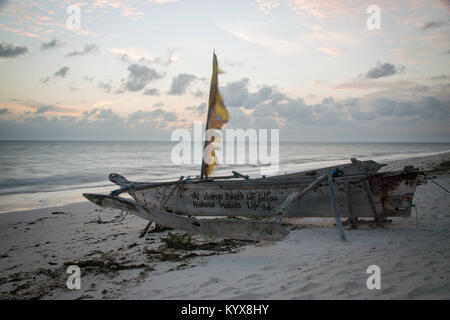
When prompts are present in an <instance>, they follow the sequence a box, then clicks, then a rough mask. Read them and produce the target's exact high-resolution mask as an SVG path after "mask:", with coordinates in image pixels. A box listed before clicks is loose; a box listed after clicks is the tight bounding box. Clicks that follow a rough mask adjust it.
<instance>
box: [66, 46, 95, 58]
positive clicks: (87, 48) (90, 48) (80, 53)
mask: <svg viewBox="0 0 450 320" xmlns="http://www.w3.org/2000/svg"><path fill="white" fill-rule="evenodd" d="M95 51H98V47H97V46H96V45H95V44H87V45H85V46H84V49H83V50H81V51H77V50H75V51H72V52H70V53H68V54H66V57H75V56H83V55H86V54H88V53H90V52H95Z"/></svg>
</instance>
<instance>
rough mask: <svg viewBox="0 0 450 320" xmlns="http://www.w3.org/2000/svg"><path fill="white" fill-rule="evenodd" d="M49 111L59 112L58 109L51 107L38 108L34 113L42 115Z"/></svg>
mask: <svg viewBox="0 0 450 320" xmlns="http://www.w3.org/2000/svg"><path fill="white" fill-rule="evenodd" d="M49 111H57V108H56V107H55V106H51V105H48V106H42V107H38V108H37V110H36V111H35V112H34V114H42V113H46V112H49Z"/></svg>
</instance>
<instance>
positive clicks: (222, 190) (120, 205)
mask: <svg viewBox="0 0 450 320" xmlns="http://www.w3.org/2000/svg"><path fill="white" fill-rule="evenodd" d="M351 160H352V162H351V163H349V164H346V165H340V166H335V167H327V168H322V169H317V170H310V171H305V172H298V173H293V174H286V175H279V176H273V177H268V178H258V179H248V177H246V176H243V175H240V174H238V173H236V172H234V174H233V175H231V176H224V177H215V178H210V179H203V180H202V179H200V178H197V179H183V178H180V179H179V180H176V181H167V182H156V183H145V182H130V181H128V180H127V179H126V178H124V177H123V176H121V175H118V174H111V175H110V177H109V178H110V180H111V181H112V182H114V183H116V184H118V185H119V186H120V187H121V188H120V189H117V190H114V191H113V192H111V194H109V195H99V194H84V196H85V197H86V198H87V199H89V200H90V201H92V202H93V203H95V204H97V205H100V206H102V207H107V208H117V209H122V210H127V211H129V212H130V213H134V214H136V215H138V216H140V217H141V218H144V219H147V220H149V221H151V222H155V223H158V224H162V225H166V226H169V227H173V228H176V229H179V230H184V231H188V232H195V233H201V234H206V235H209V236H215V237H223V238H235V239H250V240H279V239H282V238H283V237H284V236H286V234H287V233H288V232H287V230H286V229H285V228H283V227H282V226H281V222H282V219H283V217H302V218H307V217H334V218H335V219H336V225H337V226H338V228H339V235H340V237H341V239H343V240H345V234H344V232H343V229H342V223H341V218H342V217H348V218H349V220H348V221H349V222H350V223H351V224H352V225H353V226H355V225H357V224H358V218H363V217H366V218H368V217H369V218H373V223H376V224H383V223H385V222H386V221H388V220H387V217H395V216H401V217H407V216H410V215H411V208H412V199H413V196H414V192H415V189H416V182H417V178H418V170H417V169H413V168H410V167H406V168H405V169H404V170H401V171H393V172H392V171H391V172H378V171H379V169H380V168H382V167H383V165H381V164H378V163H376V162H374V161H359V160H356V159H351ZM122 193H128V194H129V195H130V196H131V197H132V198H133V200H132V199H127V198H123V197H120V194H122ZM202 199H203V200H202ZM186 216H187V217H186ZM192 216H196V217H208V218H205V219H196V218H192ZM211 217H227V218H226V219H213V218H211ZM237 217H243V218H247V219H245V220H242V219H239V220H237V219H236V218H237ZM248 218H266V220H249V219H248Z"/></svg>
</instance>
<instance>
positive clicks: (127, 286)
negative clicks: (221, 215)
mask: <svg viewBox="0 0 450 320" xmlns="http://www.w3.org/2000/svg"><path fill="white" fill-rule="evenodd" d="M444 160H445V161H449V160H450V153H443V154H439V155H435V156H429V157H422V158H413V159H407V160H396V161H392V162H390V163H389V166H388V167H386V168H384V170H392V169H399V168H402V167H403V166H404V165H406V164H409V165H415V166H418V167H420V168H421V169H423V170H430V169H431V168H436V166H437V165H438V164H440V163H442V161H444ZM447 164H448V163H447ZM430 175H431V176H434V177H435V178H436V179H435V180H436V181H437V182H438V183H440V184H441V185H443V186H445V187H447V189H448V188H449V186H450V174H449V169H448V165H447V166H441V167H440V168H439V170H434V171H433V172H432V173H430ZM414 203H415V204H416V206H417V210H418V216H417V223H418V224H417V225H416V215H415V213H414V212H413V214H412V215H411V217H408V218H396V219H393V223H392V224H390V225H386V226H385V227H384V228H368V227H365V228H363V227H361V228H359V229H357V230H345V232H346V235H347V238H348V240H349V241H347V242H342V241H340V240H339V238H338V234H337V230H336V228H335V227H334V226H333V220H332V219H295V220H293V219H291V220H289V221H288V223H289V225H288V227H289V228H290V229H291V232H290V234H289V235H288V236H287V237H286V238H285V239H284V240H283V241H278V242H245V241H230V240H224V241H223V240H221V239H208V238H205V237H202V236H196V235H194V236H192V239H191V240H189V238H188V237H186V236H184V233H181V232H177V231H174V230H161V231H159V232H153V233H149V234H147V235H146V236H145V237H143V238H139V232H140V231H141V230H142V229H143V228H144V226H145V225H146V221H145V220H142V219H140V218H137V217H135V216H131V215H130V216H126V217H125V219H123V220H122V219H120V212H118V211H112V210H101V209H99V208H97V207H95V206H94V205H92V204H90V203H89V202H87V201H86V202H82V203H75V204H69V205H66V206H63V207H54V208H46V209H39V210H31V211H23V212H12V213H6V214H1V215H0V270H1V275H0V298H1V299H449V298H450V232H449V231H450V211H449V205H450V198H449V194H448V193H446V192H445V191H443V190H442V189H440V188H439V187H437V186H436V185H435V184H433V183H432V182H428V184H422V185H419V186H418V188H417V191H416V194H415V197H414ZM99 218H100V221H99ZM114 218H116V221H113V222H108V221H110V220H111V219H114ZM99 222H101V223H99ZM156 231H158V230H156ZM169 233H171V234H172V235H169ZM174 234H175V235H177V234H179V235H181V236H180V237H178V238H176V237H174V236H173V235H174ZM164 239H169V240H177V241H176V244H181V245H184V247H185V249H171V248H169V247H168V244H167V242H168V240H164ZM72 264H74V265H79V266H80V268H81V289H80V290H76V289H74V290H69V289H68V288H67V287H66V280H67V278H68V277H69V274H67V273H66V270H67V267H68V266H69V265H72ZM370 265H377V266H379V268H380V271H381V289H373V290H369V289H368V287H367V285H366V282H367V278H368V277H369V276H370V274H368V273H367V268H368V267H369V266H370Z"/></svg>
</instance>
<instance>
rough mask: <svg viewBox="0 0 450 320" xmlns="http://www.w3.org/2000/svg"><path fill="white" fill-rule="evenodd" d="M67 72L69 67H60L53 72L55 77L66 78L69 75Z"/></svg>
mask: <svg viewBox="0 0 450 320" xmlns="http://www.w3.org/2000/svg"><path fill="white" fill-rule="evenodd" d="M67 72H69V67H62V68H61V69H59V70H58V71H56V72H55V73H54V74H53V77H61V78H65V77H66V75H67Z"/></svg>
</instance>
